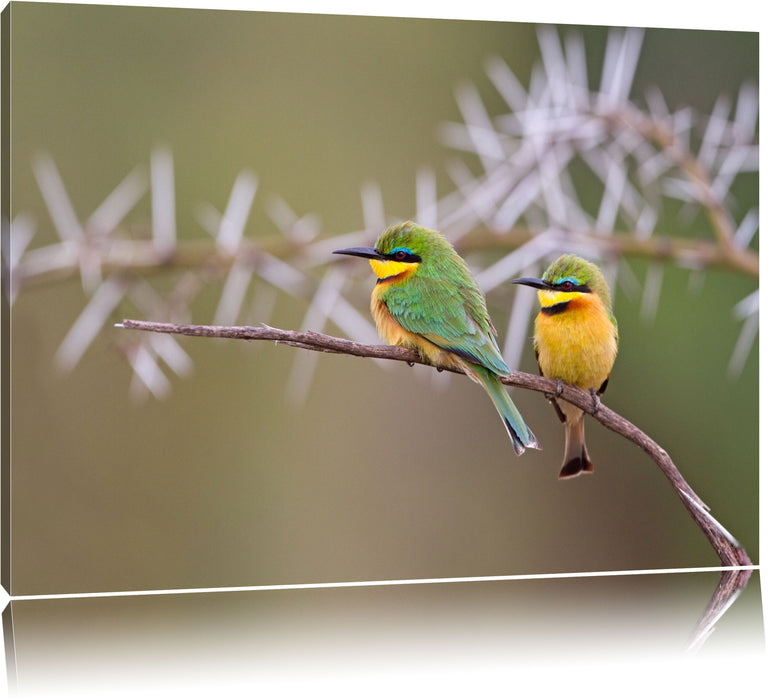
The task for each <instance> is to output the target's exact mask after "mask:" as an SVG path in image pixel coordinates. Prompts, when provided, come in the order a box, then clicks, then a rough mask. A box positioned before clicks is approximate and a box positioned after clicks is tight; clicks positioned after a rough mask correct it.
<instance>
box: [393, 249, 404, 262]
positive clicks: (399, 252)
mask: <svg viewBox="0 0 776 700" xmlns="http://www.w3.org/2000/svg"><path fill="white" fill-rule="evenodd" d="M393 257H394V258H396V259H397V260H404V258H406V257H407V253H405V252H404V251H403V250H397V251H396V253H395V254H394V256H393Z"/></svg>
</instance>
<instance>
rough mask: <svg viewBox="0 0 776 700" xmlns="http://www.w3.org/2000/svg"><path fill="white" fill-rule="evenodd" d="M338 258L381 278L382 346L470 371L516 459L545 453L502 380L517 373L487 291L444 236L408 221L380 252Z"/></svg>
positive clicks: (376, 309)
mask: <svg viewBox="0 0 776 700" xmlns="http://www.w3.org/2000/svg"><path fill="white" fill-rule="evenodd" d="M333 252H334V253H338V254H341V255H355V256H358V257H362V258H368V259H369V262H370V264H371V265H372V269H373V270H374V272H375V274H376V275H377V283H376V284H375V288H374V291H373V292H372V302H371V305H370V308H371V311H372V316H373V317H374V320H375V324H376V325H377V331H378V333H379V334H380V336H381V337H382V338H383V340H385V341H386V342H387V343H389V344H390V345H401V346H403V347H406V348H412V349H415V350H417V351H418V352H420V354H421V355H423V356H424V357H425V358H426V359H427V360H428V361H429V362H431V363H432V364H433V365H435V366H437V367H439V368H441V369H459V370H462V371H463V372H465V373H466V374H467V375H468V376H469V377H470V378H471V379H473V380H474V381H475V382H477V383H478V384H481V385H482V387H483V388H484V389H485V391H486V392H487V393H488V396H489V397H490V399H491V401H493V403H494V405H495V406H496V410H498V412H499V415H500V416H501V419H502V420H503V421H504V426H505V427H506V429H507V434H508V435H509V439H510V441H511V442H512V447H513V449H514V451H515V453H516V454H518V455H521V454H522V453H523V452H524V451H525V448H526V447H533V448H536V449H541V447H540V445H539V443H538V441H537V440H536V438H535V437H534V435H533V433H532V432H531V430H530V429H529V428H528V426H527V425H526V424H525V421H524V420H523V418H522V416H521V415H520V413H519V412H518V410H517V408H515V405H514V403H512V400H511V399H510V398H509V394H507V391H506V389H505V387H504V385H503V384H502V383H501V381H500V380H499V377H506V376H508V375H509V374H510V370H509V367H508V366H507V364H506V362H504V358H503V357H502V356H501V351H500V350H499V348H498V345H497V343H496V330H495V328H494V327H493V323H492V322H491V320H490V316H489V315H488V310H487V308H486V306H485V299H484V297H483V295H482V292H481V291H480V288H479V287H478V286H477V283H476V282H475V281H474V278H473V277H472V276H471V273H470V272H469V269H468V267H467V266H466V263H465V262H464V261H463V259H462V258H461V256H460V255H458V253H456V252H455V249H454V248H453V246H452V245H450V243H449V242H448V241H447V239H446V238H445V237H444V236H442V235H441V234H440V233H438V232H437V231H431V230H429V229H426V228H423V227H422V226H419V225H418V224H415V223H413V222H411V221H406V222H404V223H402V224H396V225H394V226H390V227H389V228H387V229H386V230H385V231H384V232H383V233H382V234H381V235H380V237H379V238H378V239H377V243H375V247H374V248H346V249H344V250H335V251H333Z"/></svg>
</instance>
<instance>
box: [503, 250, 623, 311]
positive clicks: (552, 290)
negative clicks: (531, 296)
mask: <svg viewBox="0 0 776 700" xmlns="http://www.w3.org/2000/svg"><path fill="white" fill-rule="evenodd" d="M512 282H513V284H524V285H527V286H529V287H535V288H536V289H538V290H539V292H538V294H539V302H540V303H541V305H542V306H543V307H549V306H554V305H556V304H565V303H567V302H570V301H572V300H573V299H577V298H579V297H581V296H582V295H585V294H595V295H597V296H598V297H599V298H600V300H601V302H602V303H603V305H604V307H605V308H606V309H607V311H609V310H611V305H612V303H611V297H610V294H609V286H608V285H607V284H606V280H605V279H604V275H603V273H602V272H601V270H600V269H599V267H598V266H597V265H594V264H593V263H591V262H588V261H587V260H585V259H584V258H580V257H579V256H578V255H570V254H567V255H561V256H560V257H559V258H558V259H557V260H555V262H553V263H552V264H551V265H550V266H549V267H548V268H547V270H546V271H545V273H544V274H543V275H542V278H541V279H536V278H533V277H521V278H520V279H516V280H512Z"/></svg>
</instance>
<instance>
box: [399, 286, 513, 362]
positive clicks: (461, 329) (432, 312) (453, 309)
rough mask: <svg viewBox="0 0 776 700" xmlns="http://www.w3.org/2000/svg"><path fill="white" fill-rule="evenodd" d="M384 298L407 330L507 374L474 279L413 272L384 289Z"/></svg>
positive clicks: (472, 360)
mask: <svg viewBox="0 0 776 700" xmlns="http://www.w3.org/2000/svg"><path fill="white" fill-rule="evenodd" d="M383 300H384V301H385V303H386V304H387V305H388V310H389V311H390V312H391V315H392V316H393V317H394V318H395V319H396V320H397V321H398V322H399V323H400V324H401V325H402V326H403V327H404V328H406V329H407V330H408V331H411V332H412V333H417V334H418V335H422V336H423V337H424V338H425V339H426V340H428V341H429V342H431V343H434V345H437V346H439V347H441V348H444V349H445V350H449V351H450V352H453V353H455V354H456V355H458V356H460V357H462V358H463V359H464V360H467V361H469V362H474V363H476V364H479V365H482V366H483V367H486V368H487V369H489V370H491V371H492V372H495V373H496V374H498V375H502V376H505V375H507V374H509V372H510V370H509V367H508V366H507V364H506V362H504V359H503V358H502V357H501V352H500V350H499V348H498V345H497V344H496V338H495V330H494V328H493V324H492V323H491V321H490V317H489V316H488V311H487V308H486V307H485V300H484V299H483V297H482V293H481V292H480V290H479V288H478V287H477V286H476V285H475V283H474V281H473V280H471V281H470V282H469V281H467V282H464V283H462V282H461V280H460V279H459V280H458V281H457V282H453V281H451V280H448V279H441V278H439V277H434V278H427V277H421V276H420V275H415V276H414V277H413V278H412V279H411V280H410V281H409V283H408V284H405V285H401V286H398V285H397V286H396V287H394V288H392V289H390V290H386V293H385V295H384V296H383Z"/></svg>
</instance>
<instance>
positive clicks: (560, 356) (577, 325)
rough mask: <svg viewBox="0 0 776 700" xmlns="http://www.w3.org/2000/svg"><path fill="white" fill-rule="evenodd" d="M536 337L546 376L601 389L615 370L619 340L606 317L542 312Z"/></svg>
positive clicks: (572, 312)
mask: <svg viewBox="0 0 776 700" xmlns="http://www.w3.org/2000/svg"><path fill="white" fill-rule="evenodd" d="M535 334H536V335H535V343H536V348H537V350H538V362H539V367H540V368H541V370H542V373H543V374H544V376H546V377H550V378H552V379H562V380H563V381H564V382H566V383H567V384H574V385H576V386H578V387H580V388H582V389H595V390H597V389H598V388H599V387H600V386H601V384H603V383H604V381H605V380H606V378H607V377H608V376H609V374H610V373H611V371H612V365H613V364H614V358H615V356H616V354H617V341H616V340H615V336H614V328H613V326H612V323H611V321H609V319H608V318H607V317H606V316H605V315H604V314H593V315H591V314H585V315H584V316H583V315H582V314H581V313H577V312H575V311H568V312H565V313H559V314H555V315H551V316H548V315H546V314H542V313H540V314H539V316H538V317H537V318H536V326H535Z"/></svg>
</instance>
